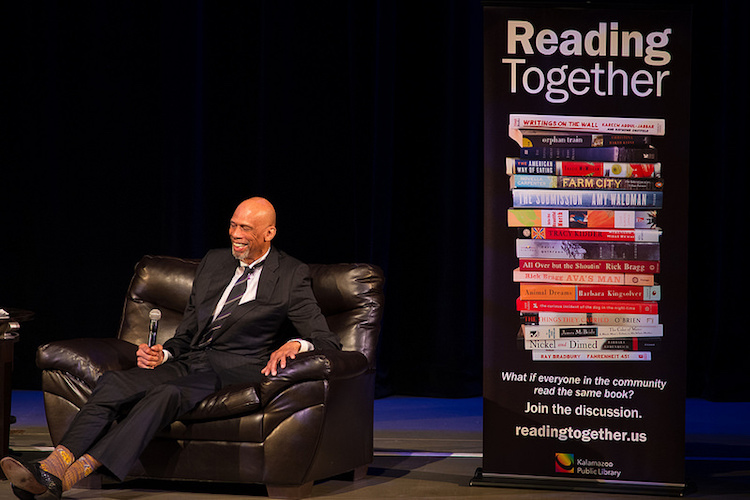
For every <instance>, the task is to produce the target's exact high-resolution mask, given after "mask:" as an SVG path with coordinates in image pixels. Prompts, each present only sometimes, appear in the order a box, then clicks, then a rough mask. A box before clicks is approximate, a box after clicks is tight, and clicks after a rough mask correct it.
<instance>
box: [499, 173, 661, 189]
mask: <svg viewBox="0 0 750 500" xmlns="http://www.w3.org/2000/svg"><path fill="white" fill-rule="evenodd" d="M510 187H511V189H604V190H611V191H660V190H662V189H663V188H664V181H663V180H662V179H661V178H649V179H639V178H633V179H630V178H620V177H571V176H566V175H530V174H514V175H511V176H510Z"/></svg>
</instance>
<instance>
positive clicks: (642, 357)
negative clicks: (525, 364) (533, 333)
mask: <svg viewBox="0 0 750 500" xmlns="http://www.w3.org/2000/svg"><path fill="white" fill-rule="evenodd" d="M531 359H532V361H651V353H650V352H649V351H559V352H558V351H546V350H540V349H535V350H533V351H531Z"/></svg>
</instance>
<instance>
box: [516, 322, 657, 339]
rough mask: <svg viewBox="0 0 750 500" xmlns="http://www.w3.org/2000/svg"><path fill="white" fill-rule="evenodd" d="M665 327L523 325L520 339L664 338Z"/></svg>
mask: <svg viewBox="0 0 750 500" xmlns="http://www.w3.org/2000/svg"><path fill="white" fill-rule="evenodd" d="M663 336H664V325H654V326H605V325H586V326H557V325H521V330H520V331H519V337H523V338H524V339H526V340H529V339H572V338H581V337H598V338H610V337H663Z"/></svg>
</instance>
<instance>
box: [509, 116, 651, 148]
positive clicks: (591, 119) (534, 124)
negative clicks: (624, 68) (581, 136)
mask: <svg viewBox="0 0 750 500" xmlns="http://www.w3.org/2000/svg"><path fill="white" fill-rule="evenodd" d="M508 118H509V123H508V130H509V133H510V136H511V137H513V138H514V139H515V138H516V137H518V136H520V135H521V134H520V131H521V130H559V131H565V132H600V133H608V134H638V135H664V133H665V129H666V125H665V124H666V122H665V120H664V119H663V118H622V117H608V116H568V115H539V114H528V113H513V114H511V115H510V116H509V117H508ZM519 144H522V142H519Z"/></svg>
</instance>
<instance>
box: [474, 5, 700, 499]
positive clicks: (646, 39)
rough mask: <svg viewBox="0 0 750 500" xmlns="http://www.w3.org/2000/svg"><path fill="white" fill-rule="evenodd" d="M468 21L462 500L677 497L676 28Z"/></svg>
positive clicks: (682, 328) (517, 11) (587, 14)
mask: <svg viewBox="0 0 750 500" xmlns="http://www.w3.org/2000/svg"><path fill="white" fill-rule="evenodd" d="M483 11H484V40H485V41H484V71H485V80H484V81H485V83H484V85H485V91H484V92H485V103H484V112H485V119H484V124H485V134H484V143H485V146H484V147H485V166H484V172H485V175H484V181H485V201H484V203H485V212H484V216H485V222H484V224H485V236H484V266H485V269H484V280H485V281H484V343H485V346H484V352H485V354H484V459H483V466H482V468H481V469H479V470H477V473H476V475H475V477H474V479H473V481H472V484H473V485H480V486H510V487H529V488H555V489H558V488H559V489H571V490H591V491H617V492H623V493H652V494H664V495H679V494H682V493H683V492H684V488H685V477H684V434H685V420H684V418H685V375H686V374H685V370H686V339H687V325H688V317H687V314H688V312H687V309H686V308H687V214H688V210H687V209H688V145H689V141H690V137H689V110H688V103H689V94H690V39H691V36H690V11H689V10H688V9H681V8H677V9H675V8H674V7H664V8H659V7H657V6H649V7H646V8H644V7H641V6H637V7H636V6H633V5H632V4H631V5H623V6H620V7H618V6H613V5H609V4H608V5H607V7H606V8H595V7H591V6H589V7H581V5H580V4H576V5H569V6H566V5H562V4H559V3H554V4H550V5H545V6H541V5H539V4H536V3H535V4H533V5H532V6H530V5H529V4H526V5H523V4H510V3H492V2H486V3H485V4H484V5H483Z"/></svg>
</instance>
